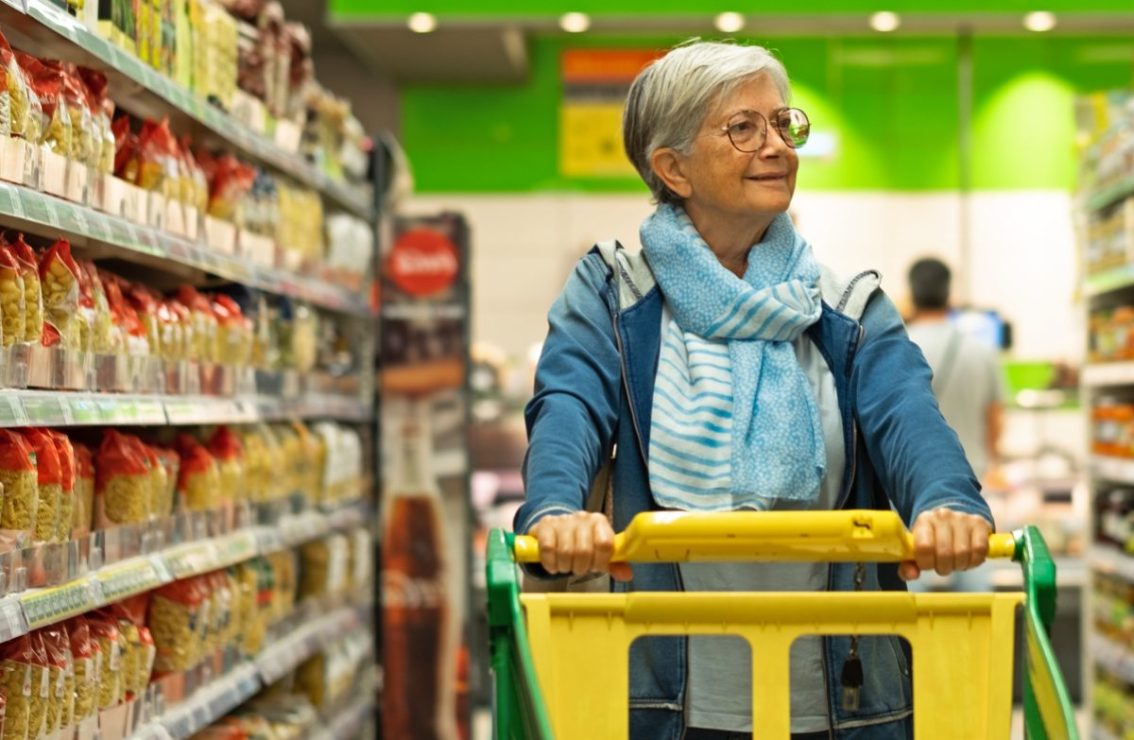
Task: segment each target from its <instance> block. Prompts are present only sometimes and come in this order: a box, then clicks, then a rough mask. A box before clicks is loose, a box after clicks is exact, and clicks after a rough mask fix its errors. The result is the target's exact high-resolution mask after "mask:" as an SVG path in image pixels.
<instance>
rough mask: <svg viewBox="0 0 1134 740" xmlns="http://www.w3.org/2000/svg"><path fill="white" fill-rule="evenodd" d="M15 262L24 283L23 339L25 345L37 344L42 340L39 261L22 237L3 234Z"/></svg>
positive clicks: (9, 233)
mask: <svg viewBox="0 0 1134 740" xmlns="http://www.w3.org/2000/svg"><path fill="white" fill-rule="evenodd" d="M4 243H5V244H7V245H8V248H9V250H11V252H12V255H13V256H14V257H15V258H16V262H17V263H18V264H19V266H20V277H21V278H23V281H24V311H25V314H24V319H25V320H24V337H23V339H22V340H21V341H22V342H24V343H25V344H39V343H40V340H41V339H42V338H43V290H42V283H41V281H40V279H39V261H38V260H37V259H36V256H35V252H34V251H32V248H31V247H30V246H29V245H28V243H27V242H26V241H24V235H23V234H19V233H15V232H11V231H9V232H6V233H5V234H4Z"/></svg>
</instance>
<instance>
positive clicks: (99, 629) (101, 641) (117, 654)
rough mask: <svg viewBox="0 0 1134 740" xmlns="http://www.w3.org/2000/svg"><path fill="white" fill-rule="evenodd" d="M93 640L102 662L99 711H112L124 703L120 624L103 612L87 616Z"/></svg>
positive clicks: (99, 678) (99, 682)
mask: <svg viewBox="0 0 1134 740" xmlns="http://www.w3.org/2000/svg"><path fill="white" fill-rule="evenodd" d="M87 625H88V626H89V627H90V635H91V640H93V641H94V642H96V643H98V646H99V651H100V652H101V654H102V661H101V665H100V670H99V675H98V693H97V697H98V701H97V707H98V709H110V708H111V707H115V706H118V705H119V704H121V703H122V697H123V688H122V643H121V642H120V640H121V634H120V633H119V631H118V623H117V620H115V619H114V618H113V617H109V616H106V615H104V614H102V613H101V612H92V613H90V614H88V615H87Z"/></svg>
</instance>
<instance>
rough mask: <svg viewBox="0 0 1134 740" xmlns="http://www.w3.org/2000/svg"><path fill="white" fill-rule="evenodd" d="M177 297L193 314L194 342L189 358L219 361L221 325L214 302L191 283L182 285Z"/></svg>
mask: <svg viewBox="0 0 1134 740" xmlns="http://www.w3.org/2000/svg"><path fill="white" fill-rule="evenodd" d="M177 299H178V302H180V303H181V305H183V306H185V307H186V308H188V309H189V311H190V312H191V316H192V330H193V342H192V353H191V354H190V356H189V359H191V360H197V361H199V362H217V361H218V358H219V355H220V351H219V346H218V334H219V327H218V324H217V315H216V313H215V312H214V311H213V304H212V302H211V301H209V299H208V298H206V297H205V296H203V295H201V294H200V293H199V292H197V290H196V289H195V288H193V287H192V286H189V285H183V286H181V289H180V290H178V292H177Z"/></svg>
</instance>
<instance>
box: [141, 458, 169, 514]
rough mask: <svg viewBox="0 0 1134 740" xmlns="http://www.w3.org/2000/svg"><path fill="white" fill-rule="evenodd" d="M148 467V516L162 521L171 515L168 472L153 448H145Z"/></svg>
mask: <svg viewBox="0 0 1134 740" xmlns="http://www.w3.org/2000/svg"><path fill="white" fill-rule="evenodd" d="M146 456H147V457H148V458H149V465H150V516H151V517H154V518H157V519H162V518H164V517H167V516H169V515H170V514H172V513H173V499H172V497H171V496H170V492H169V491H170V489H169V470H168V469H167V468H166V467H165V464H164V463H162V460H161V455H160V454H158V451H157V449H156V448H154V447H150V446H146Z"/></svg>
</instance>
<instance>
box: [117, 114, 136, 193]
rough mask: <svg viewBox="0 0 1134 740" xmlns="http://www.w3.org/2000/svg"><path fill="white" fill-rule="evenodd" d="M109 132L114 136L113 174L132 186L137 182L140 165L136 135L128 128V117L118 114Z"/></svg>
mask: <svg viewBox="0 0 1134 740" xmlns="http://www.w3.org/2000/svg"><path fill="white" fill-rule="evenodd" d="M110 130H111V133H112V134H113V135H114V151H115V153H114V174H115V175H116V176H118V178H119V179H121V180H125V181H126V182H128V183H131V184H133V183H135V182H137V181H138V173H139V172H140V171H141V167H142V164H141V161H140V159H139V153H138V146H139V142H138V135H137V134H136V133H134V132H133V131H132V130H131V128H130V116H129V115H127V114H125V113H120V114H119V115H118V117H117V118H115V119H114V123H112V124H111V127H110Z"/></svg>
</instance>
